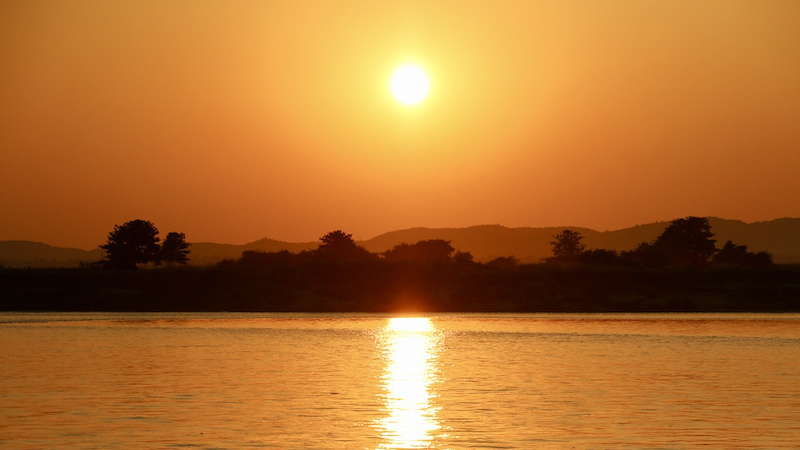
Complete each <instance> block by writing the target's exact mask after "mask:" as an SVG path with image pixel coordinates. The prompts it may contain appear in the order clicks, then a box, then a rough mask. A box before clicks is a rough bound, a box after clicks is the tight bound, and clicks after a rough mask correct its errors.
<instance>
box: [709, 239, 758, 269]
mask: <svg viewBox="0 0 800 450" xmlns="http://www.w3.org/2000/svg"><path fill="white" fill-rule="evenodd" d="M711 262H713V263H714V264H722V265H731V266H751V267H763V266H769V265H772V255H770V254H769V253H767V252H758V253H753V252H751V251H748V250H747V246H746V245H737V244H734V243H733V241H728V242H726V243H725V245H724V246H722V248H721V249H720V250H719V251H717V253H716V254H715V255H714V257H713V258H711Z"/></svg>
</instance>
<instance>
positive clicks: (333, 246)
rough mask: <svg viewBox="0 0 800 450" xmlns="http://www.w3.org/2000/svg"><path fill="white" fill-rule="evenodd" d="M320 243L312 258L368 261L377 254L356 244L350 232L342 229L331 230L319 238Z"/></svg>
mask: <svg viewBox="0 0 800 450" xmlns="http://www.w3.org/2000/svg"><path fill="white" fill-rule="evenodd" d="M320 241H321V242H322V244H320V246H319V247H317V249H316V250H314V251H313V252H311V253H312V255H313V257H314V258H317V259H321V260H324V261H351V262H352V261H368V260H372V259H376V258H377V256H376V255H375V254H373V253H370V252H369V251H367V250H366V249H365V248H364V247H361V246H360V245H358V244H356V242H355V241H354V240H353V235H352V234H347V233H345V232H344V231H342V230H336V231H331V232H330V233H328V234H326V235H325V236H322V237H321V238H320Z"/></svg>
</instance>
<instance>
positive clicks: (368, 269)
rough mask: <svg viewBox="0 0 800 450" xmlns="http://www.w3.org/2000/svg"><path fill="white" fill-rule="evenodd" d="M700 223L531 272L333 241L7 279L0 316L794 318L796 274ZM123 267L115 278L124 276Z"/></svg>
mask: <svg viewBox="0 0 800 450" xmlns="http://www.w3.org/2000/svg"><path fill="white" fill-rule="evenodd" d="M134 222H135V221H134ZM707 224H708V223H707V221H705V220H703V219H696V218H691V217H688V218H685V219H677V220H675V221H673V222H672V223H671V224H670V225H669V226H667V227H666V228H665V230H664V232H663V233H662V234H661V235H659V236H658V238H656V239H655V240H654V241H652V242H649V243H647V242H643V243H641V244H640V245H639V246H637V247H636V248H634V249H632V250H630V251H626V252H621V253H618V252H616V251H613V250H607V249H587V248H585V246H584V245H583V242H582V235H581V234H580V232H578V231H575V230H571V231H570V230H565V231H564V232H561V233H559V234H557V235H555V236H553V239H554V240H553V241H552V242H553V243H552V245H553V258H552V259H551V258H548V259H547V260H546V261H544V262H541V263H536V264H521V263H520V262H519V260H517V259H516V258H514V257H512V256H508V257H499V258H495V259H494V260H492V261H490V262H487V263H478V262H475V261H474V260H473V258H472V255H471V254H470V253H469V252H464V251H459V250H456V249H455V248H454V247H453V245H452V244H451V243H450V241H446V240H437V239H427V240H421V241H418V242H416V243H413V244H409V243H401V244H398V245H396V246H394V247H393V248H391V249H389V250H387V251H384V252H382V253H372V252H369V251H367V250H365V249H364V248H363V247H361V246H360V245H358V244H357V243H356V242H355V241H354V240H353V238H352V235H350V234H348V233H345V232H344V231H342V230H336V231H332V232H330V233H327V234H326V235H325V236H323V237H322V238H320V240H319V242H320V243H319V245H318V247H317V248H316V249H313V250H304V251H300V252H298V253H295V252H290V251H286V250H284V251H277V252H258V251H246V252H244V253H242V255H241V257H240V258H238V259H229V260H225V261H223V262H221V263H219V264H216V265H214V266H208V267H188V268H185V269H182V270H173V271H166V270H140V271H130V270H100V271H99V270H92V269H60V270H57V269H53V270H43V269H30V270H24V269H4V270H0V309H6V310H19V309H24V310H107V311H300V312H302V311H308V312H334V311H335V312H356V311H363V312H397V311H410V310H414V311H421V312H424V311H441V312H447V311H452V312H470V311H482V312H613V311H628V312H653V311H800V266H793V265H773V264H772V261H771V257H770V255H769V254H768V253H765V252H760V253H752V252H749V251H748V250H747V247H746V246H742V245H736V244H734V243H733V242H726V244H725V245H724V246H723V247H722V248H721V249H719V250H717V249H716V248H715V249H714V251H713V253H712V252H711V250H710V249H711V247H710V246H709V245H708V243H709V242H711V243H713V242H714V240H713V233H711V230H710V227H708V226H707ZM140 228H141V229H142V230H145V231H147V232H146V233H145V232H140V233H141V234H142V235H144V237H142V236H139V238H141V239H139V240H135V242H140V241H144V242H146V243H148V244H152V242H153V241H155V242H156V244H157V242H158V241H157V240H156V238H157V230H155V227H153V226H152V224H150V223H149V222H145V223H140V224H137V225H133V224H132V223H128V224H125V225H123V226H120V227H115V232H112V233H111V234H110V236H109V242H110V243H111V242H113V243H115V244H117V243H122V242H127V240H126V239H127V234H135V233H133V230H139V229H140ZM567 231H569V232H567ZM170 236H172V237H170ZM112 237H113V240H112ZM123 238H125V239H123ZM167 242H170V243H171V244H170V246H171V248H172V250H169V252H171V253H173V254H177V255H182V256H184V257H185V256H186V255H187V253H182V252H188V250H187V248H185V247H183V244H185V239H184V236H183V235H182V234H181V233H174V234H173V233H170V234H169V235H168V236H167V239H166V240H165V242H164V245H162V246H161V251H160V252H159V254H160V255H161V258H163V259H162V261H163V262H164V263H165V264H168V265H169V264H170V262H167V261H171V263H172V264H180V262H179V261H180V260H183V258H181V257H180V256H175V257H172V258H171V259H166V258H165V256H164V255H166V254H167V252H166V251H165V250H164V246H165V245H166V244H167ZM119 245H121V244H119ZM140 245H142V247H143V248H144V249H145V250H146V251H144V250H143V251H142V253H143V254H144V256H140V257H139V259H137V260H135V261H137V262H135V263H133V267H135V266H136V264H149V262H144V261H150V260H147V259H146V258H151V257H152V253H151V251H152V245H143V244H140ZM173 245H174V246H173ZM187 245H188V244H187ZM108 247H110V248H114V247H113V246H108ZM136 248H139V247H136ZM119 254H122V255H125V254H126V253H119ZM132 260H134V259H133V258H129V259H128V260H124V259H123V261H128V262H127V264H119V265H117V266H114V267H117V268H126V269H127V268H130V267H131V263H130V261H132ZM115 261H119V259H116V260H115ZM565 261H567V262H568V263H566V264H565V263H564V262H565ZM151 262H152V261H151Z"/></svg>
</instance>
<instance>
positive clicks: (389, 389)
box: [379, 317, 441, 449]
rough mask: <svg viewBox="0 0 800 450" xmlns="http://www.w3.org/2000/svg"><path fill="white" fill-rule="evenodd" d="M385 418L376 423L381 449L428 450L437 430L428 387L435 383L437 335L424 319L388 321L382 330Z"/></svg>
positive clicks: (437, 426)
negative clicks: (379, 433)
mask: <svg viewBox="0 0 800 450" xmlns="http://www.w3.org/2000/svg"><path fill="white" fill-rule="evenodd" d="M381 342H382V344H383V351H384V359H385V361H386V369H385V373H384V375H383V385H384V390H385V408H386V412H387V416H385V417H383V418H382V419H381V420H380V423H379V427H380V429H381V435H382V438H383V440H384V441H383V443H382V444H381V445H380V447H379V448H381V449H401V448H402V449H413V448H428V447H429V446H430V444H431V441H432V439H433V436H434V433H435V432H436V431H437V430H439V429H440V427H441V426H440V424H439V421H438V419H437V408H436V407H435V406H434V405H433V404H432V399H433V393H432V390H431V385H432V384H433V383H434V381H436V358H437V354H438V347H439V343H438V338H437V334H436V332H435V330H434V328H433V325H432V324H431V322H430V320H429V319H427V318H417V317H397V318H392V319H389V321H388V323H387V324H386V327H385V328H384V329H383V332H382V336H381Z"/></svg>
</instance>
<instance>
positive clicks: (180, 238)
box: [160, 231, 191, 267]
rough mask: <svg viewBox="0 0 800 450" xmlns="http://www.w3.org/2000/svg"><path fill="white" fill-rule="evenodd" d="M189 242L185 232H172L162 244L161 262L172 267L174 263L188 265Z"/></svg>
mask: <svg viewBox="0 0 800 450" xmlns="http://www.w3.org/2000/svg"><path fill="white" fill-rule="evenodd" d="M189 245H191V244H189V243H187V242H186V235H185V234H183V233H176V232H174V231H173V232H171V233H168V234H167V237H166V238H164V243H163V244H161V260H160V262H162V263H164V264H166V265H167V267H172V266H174V265H186V264H187V263H188V262H189V252H190V250H189Z"/></svg>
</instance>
